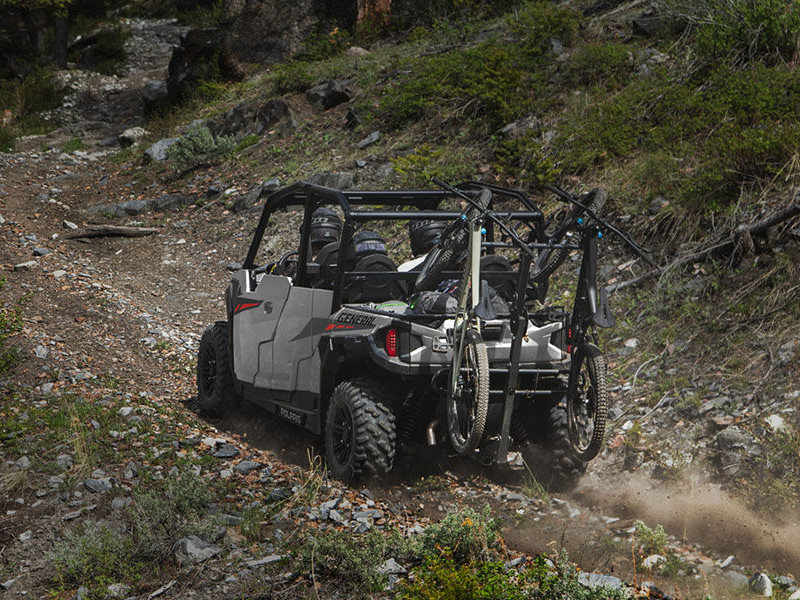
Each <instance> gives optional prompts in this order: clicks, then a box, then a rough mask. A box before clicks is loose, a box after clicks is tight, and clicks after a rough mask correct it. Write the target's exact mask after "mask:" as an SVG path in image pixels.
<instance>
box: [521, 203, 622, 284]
mask: <svg viewBox="0 0 800 600" xmlns="http://www.w3.org/2000/svg"><path fill="white" fill-rule="evenodd" d="M607 198H608V195H607V194H606V192H605V190H603V189H601V188H595V189H593V190H592V191H591V192H589V193H588V194H587V195H586V197H585V198H584V199H583V200H582V204H583V205H584V206H586V207H588V208H589V209H590V210H591V211H593V212H594V213H599V212H600V210H601V209H602V208H603V206H604V205H605V203H606V199H607ZM582 212H583V211H582V210H581V209H580V208H578V207H577V206H576V207H574V208H573V209H572V210H570V211H568V213H567V216H566V217H564V218H563V219H562V220H561V222H559V224H558V225H557V226H556V227H555V230H554V231H555V233H554V234H553V237H552V238H550V239H551V241H552V242H554V243H560V242H562V241H563V240H561V239H560V238H561V237H563V235H564V233H565V232H566V231H567V229H569V228H570V227H572V226H574V223H575V219H577V218H578V217H579V216H580V215H581V213H582ZM566 258H567V249H566V248H553V249H546V250H543V251H542V253H541V254H540V255H539V258H537V259H536V264H535V265H534V271H533V273H534V274H533V275H532V276H531V279H538V280H542V279H547V278H548V277H550V275H552V274H553V273H554V272H555V270H556V269H557V268H558V267H560V266H561V265H562V264H563V262H564V261H565V260H566Z"/></svg>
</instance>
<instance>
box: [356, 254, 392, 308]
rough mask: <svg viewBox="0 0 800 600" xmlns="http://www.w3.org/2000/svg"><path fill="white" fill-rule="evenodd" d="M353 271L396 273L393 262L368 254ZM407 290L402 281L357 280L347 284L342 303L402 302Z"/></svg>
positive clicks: (383, 256)
mask: <svg viewBox="0 0 800 600" xmlns="http://www.w3.org/2000/svg"><path fill="white" fill-rule="evenodd" d="M353 270H354V271H372V272H380V271H382V272H392V271H397V267H396V266H395V264H394V261H393V260H392V259H391V258H389V257H388V256H386V255H385V254H370V255H367V256H365V257H363V258H361V259H359V260H358V262H356V265H355V267H354V268H353ZM407 293H408V290H407V288H406V285H405V282H404V281H398V280H397V279H391V280H389V279H384V280H381V281H374V280H370V279H369V278H366V279H359V280H356V281H351V282H349V283H348V284H347V287H346V289H345V291H344V301H345V302H350V303H360V302H385V301H387V300H402V299H404V298H405V297H406V294H407Z"/></svg>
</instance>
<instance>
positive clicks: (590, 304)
mask: <svg viewBox="0 0 800 600" xmlns="http://www.w3.org/2000/svg"><path fill="white" fill-rule="evenodd" d="M580 232H581V242H580V246H581V254H582V259H581V270H580V274H579V276H578V289H577V290H576V294H575V302H574V303H573V306H572V315H571V317H570V322H569V324H568V328H567V352H571V351H572V348H574V347H576V346H579V345H580V344H582V343H583V342H584V341H586V335H587V334H588V332H589V330H590V328H591V327H592V325H597V326H598V327H604V328H606V327H613V326H614V323H615V319H614V316H613V315H612V314H611V309H610V307H609V303H608V297H607V295H606V293H605V290H604V289H601V290H600V291H599V292H598V289H597V240H598V239H599V238H600V237H602V234H601V233H600V229H599V228H598V227H597V226H595V225H585V226H583V227H582V228H581V230H580Z"/></svg>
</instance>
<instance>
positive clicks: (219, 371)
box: [197, 321, 241, 417]
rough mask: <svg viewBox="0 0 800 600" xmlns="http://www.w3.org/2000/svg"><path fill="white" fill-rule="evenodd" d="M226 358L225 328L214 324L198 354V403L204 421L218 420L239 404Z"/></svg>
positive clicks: (209, 328) (219, 324)
mask: <svg viewBox="0 0 800 600" xmlns="http://www.w3.org/2000/svg"><path fill="white" fill-rule="evenodd" d="M228 356H229V355H228V324H227V323H226V322H224V321H217V322H216V323H214V324H213V325H209V326H208V327H206V330H205V331H204V332H203V337H201V338H200V349H199V350H198V351H197V401H198V405H199V410H200V413H201V414H203V415H205V416H207V417H219V416H221V415H223V414H225V413H226V412H228V411H230V410H231V409H233V408H236V407H237V406H238V405H239V403H240V402H241V396H240V395H239V394H237V393H236V390H235V388H234V381H233V369H232V368H231V364H230V361H229V358H228Z"/></svg>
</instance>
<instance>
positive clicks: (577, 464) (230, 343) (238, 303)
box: [197, 181, 638, 480]
mask: <svg viewBox="0 0 800 600" xmlns="http://www.w3.org/2000/svg"><path fill="white" fill-rule="evenodd" d="M437 184H439V185H440V186H441V187H442V189H441V190H418V191H342V190H337V189H331V188H327V187H322V186H318V185H314V184H311V183H305V182H300V183H296V184H294V185H290V186H288V187H285V188H282V189H279V190H277V191H275V192H273V193H272V194H270V195H269V197H268V198H267V201H266V203H265V205H264V209H263V212H262V213H261V217H260V219H259V222H258V225H257V226H256V230H255V234H254V236H253V240H252V243H251V244H250V248H249V251H248V253H247V257H246V258H245V260H244V263H243V265H242V268H241V269H240V270H238V271H236V272H235V273H233V278H232V280H231V282H230V284H229V286H228V290H227V294H226V298H225V303H226V309H227V322H217V323H214V324H213V325H211V326H209V327H208V328H207V329H206V331H205V332H204V334H203V336H202V339H201V343H200V350H199V353H198V361H197V383H198V403H199V407H200V409H201V410H202V411H203V412H204V413H205V414H207V415H209V416H214V415H218V414H221V413H223V412H225V411H229V410H231V409H234V408H235V406H236V405H237V403H238V402H239V401H240V400H241V398H246V399H248V400H250V401H252V402H254V403H256V404H258V405H260V406H262V407H264V408H266V409H267V410H270V411H272V412H273V413H275V414H277V415H279V416H281V417H283V418H284V419H286V420H288V421H290V422H291V423H294V424H295V425H298V426H300V427H304V428H306V429H308V430H310V431H312V432H314V433H315V434H318V435H322V436H323V437H324V442H325V450H326V458H327V465H328V469H329V472H330V473H331V474H332V475H333V476H335V477H337V478H340V479H344V480H352V479H355V478H358V477H360V476H369V475H383V474H385V473H387V472H388V471H389V470H390V469H391V468H392V465H393V462H394V459H395V454H396V452H397V448H398V447H402V446H407V445H413V444H415V443H426V444H429V445H434V444H445V445H446V446H447V447H448V448H449V450H450V451H451V452H455V453H456V454H459V455H463V456H469V457H472V458H475V459H477V460H479V461H481V462H482V463H484V464H506V463H507V461H508V460H509V456H511V454H510V453H512V452H513V451H515V450H519V449H523V448H525V447H526V446H529V445H532V444H533V445H538V446H540V447H542V448H545V449H547V451H548V452H549V453H545V454H544V455H546V456H548V457H550V459H551V460H552V461H553V464H552V465H550V466H551V467H553V469H554V470H555V472H556V473H560V474H561V475H563V476H571V475H574V474H576V473H579V472H581V471H582V470H583V469H584V468H585V464H586V463H587V461H589V460H591V459H592V458H593V457H594V456H595V455H596V454H597V453H598V451H599V450H600V448H601V444H602V440H603V434H604V431H605V419H606V411H607V403H608V392H607V384H606V364H605V361H604V359H603V356H602V354H601V353H600V351H599V350H598V348H597V346H596V345H595V344H593V343H592V338H591V332H592V330H593V327H594V326H600V327H609V326H611V325H613V317H612V316H611V313H610V311H609V309H608V302H607V299H606V297H605V294H604V293H603V291H602V290H600V291H598V289H597V287H596V284H595V275H596V274H595V271H596V255H597V240H598V238H599V237H601V236H602V233H601V229H600V227H601V225H602V227H603V229H604V230H606V229H607V230H611V231H614V232H616V233H620V232H618V231H617V230H615V229H614V228H613V227H611V226H610V225H609V224H607V223H605V222H604V221H603V220H602V218H601V217H600V216H599V215H598V211H599V210H600V209H601V208H602V205H603V203H604V201H605V194H604V192H602V190H594V191H592V192H590V193H589V194H586V195H585V196H583V197H582V198H574V197H572V196H571V195H569V194H567V193H565V192H563V191H561V190H559V189H558V188H550V189H551V191H553V192H554V193H556V194H557V196H558V197H560V198H561V199H562V200H563V201H565V202H566V203H567V207H568V210H567V211H566V213H567V214H566V216H565V217H564V218H562V219H561V220H560V222H557V223H549V222H547V220H546V219H545V217H544V215H543V213H542V211H541V210H540V209H539V208H538V207H537V206H536V205H535V204H534V203H533V202H532V201H531V200H530V199H529V198H528V197H527V196H526V195H525V194H524V193H522V192H520V191H516V190H511V189H507V188H502V187H497V186H492V185H485V184H478V183H465V184H461V185H459V186H458V187H455V188H453V187H450V186H448V185H447V184H445V183H444V182H438V181H437ZM282 211H289V212H290V213H292V214H289V215H288V216H281V215H280V214H276V213H281V212H282ZM292 216H294V218H295V219H296V220H297V221H298V223H297V225H298V226H299V233H295V238H296V239H295V240H294V242H293V245H292V246H291V247H289V248H286V247H285V248H284V250H288V251H286V252H285V253H283V254H282V255H280V256H279V258H277V260H275V257H276V256H278V255H277V254H276V255H275V256H273V257H272V259H273V260H271V261H270V260H269V259H268V258H265V257H263V254H264V250H263V248H262V246H268V247H271V248H273V250H272V251H273V252H274V251H275V250H274V248H275V247H278V248H280V246H281V244H283V243H285V242H284V240H283V239H282V240H280V241H277V240H276V239H273V240H269V238H267V241H266V242H265V237H267V236H266V235H265V234H266V233H267V232H268V231H269V230H270V227H271V226H273V230H274V227H275V226H276V225H275V224H276V223H278V224H280V225H283V228H284V229H286V223H287V222H289V221H291V218H292ZM379 232H382V235H381V233H379ZM399 233H400V234H401V235H398V234H399ZM620 235H622V236H623V239H625V241H627V242H628V243H629V244H630V245H631V246H632V247H634V249H636V250H637V252H638V249H637V248H636V247H635V245H634V244H633V243H632V242H630V241H629V240H628V239H627V238H626V237H625V236H624V234H621V233H620ZM384 238H389V242H387V240H386V239H384ZM573 250H577V251H579V252H580V253H581V256H582V262H581V267H580V274H579V278H578V284H577V293H576V294H575V299H574V306H573V307H572V309H571V310H570V311H569V312H568V311H567V310H565V309H563V308H559V307H553V306H547V305H545V304H543V302H544V301H545V299H546V294H547V287H548V281H549V278H550V276H551V275H552V274H553V272H554V271H555V270H556V269H557V268H558V267H559V265H561V264H562V263H563V262H564V260H565V258H566V257H567V255H568V253H569V252H571V251H573ZM412 257H413V258H412ZM409 259H411V260H409Z"/></svg>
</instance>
